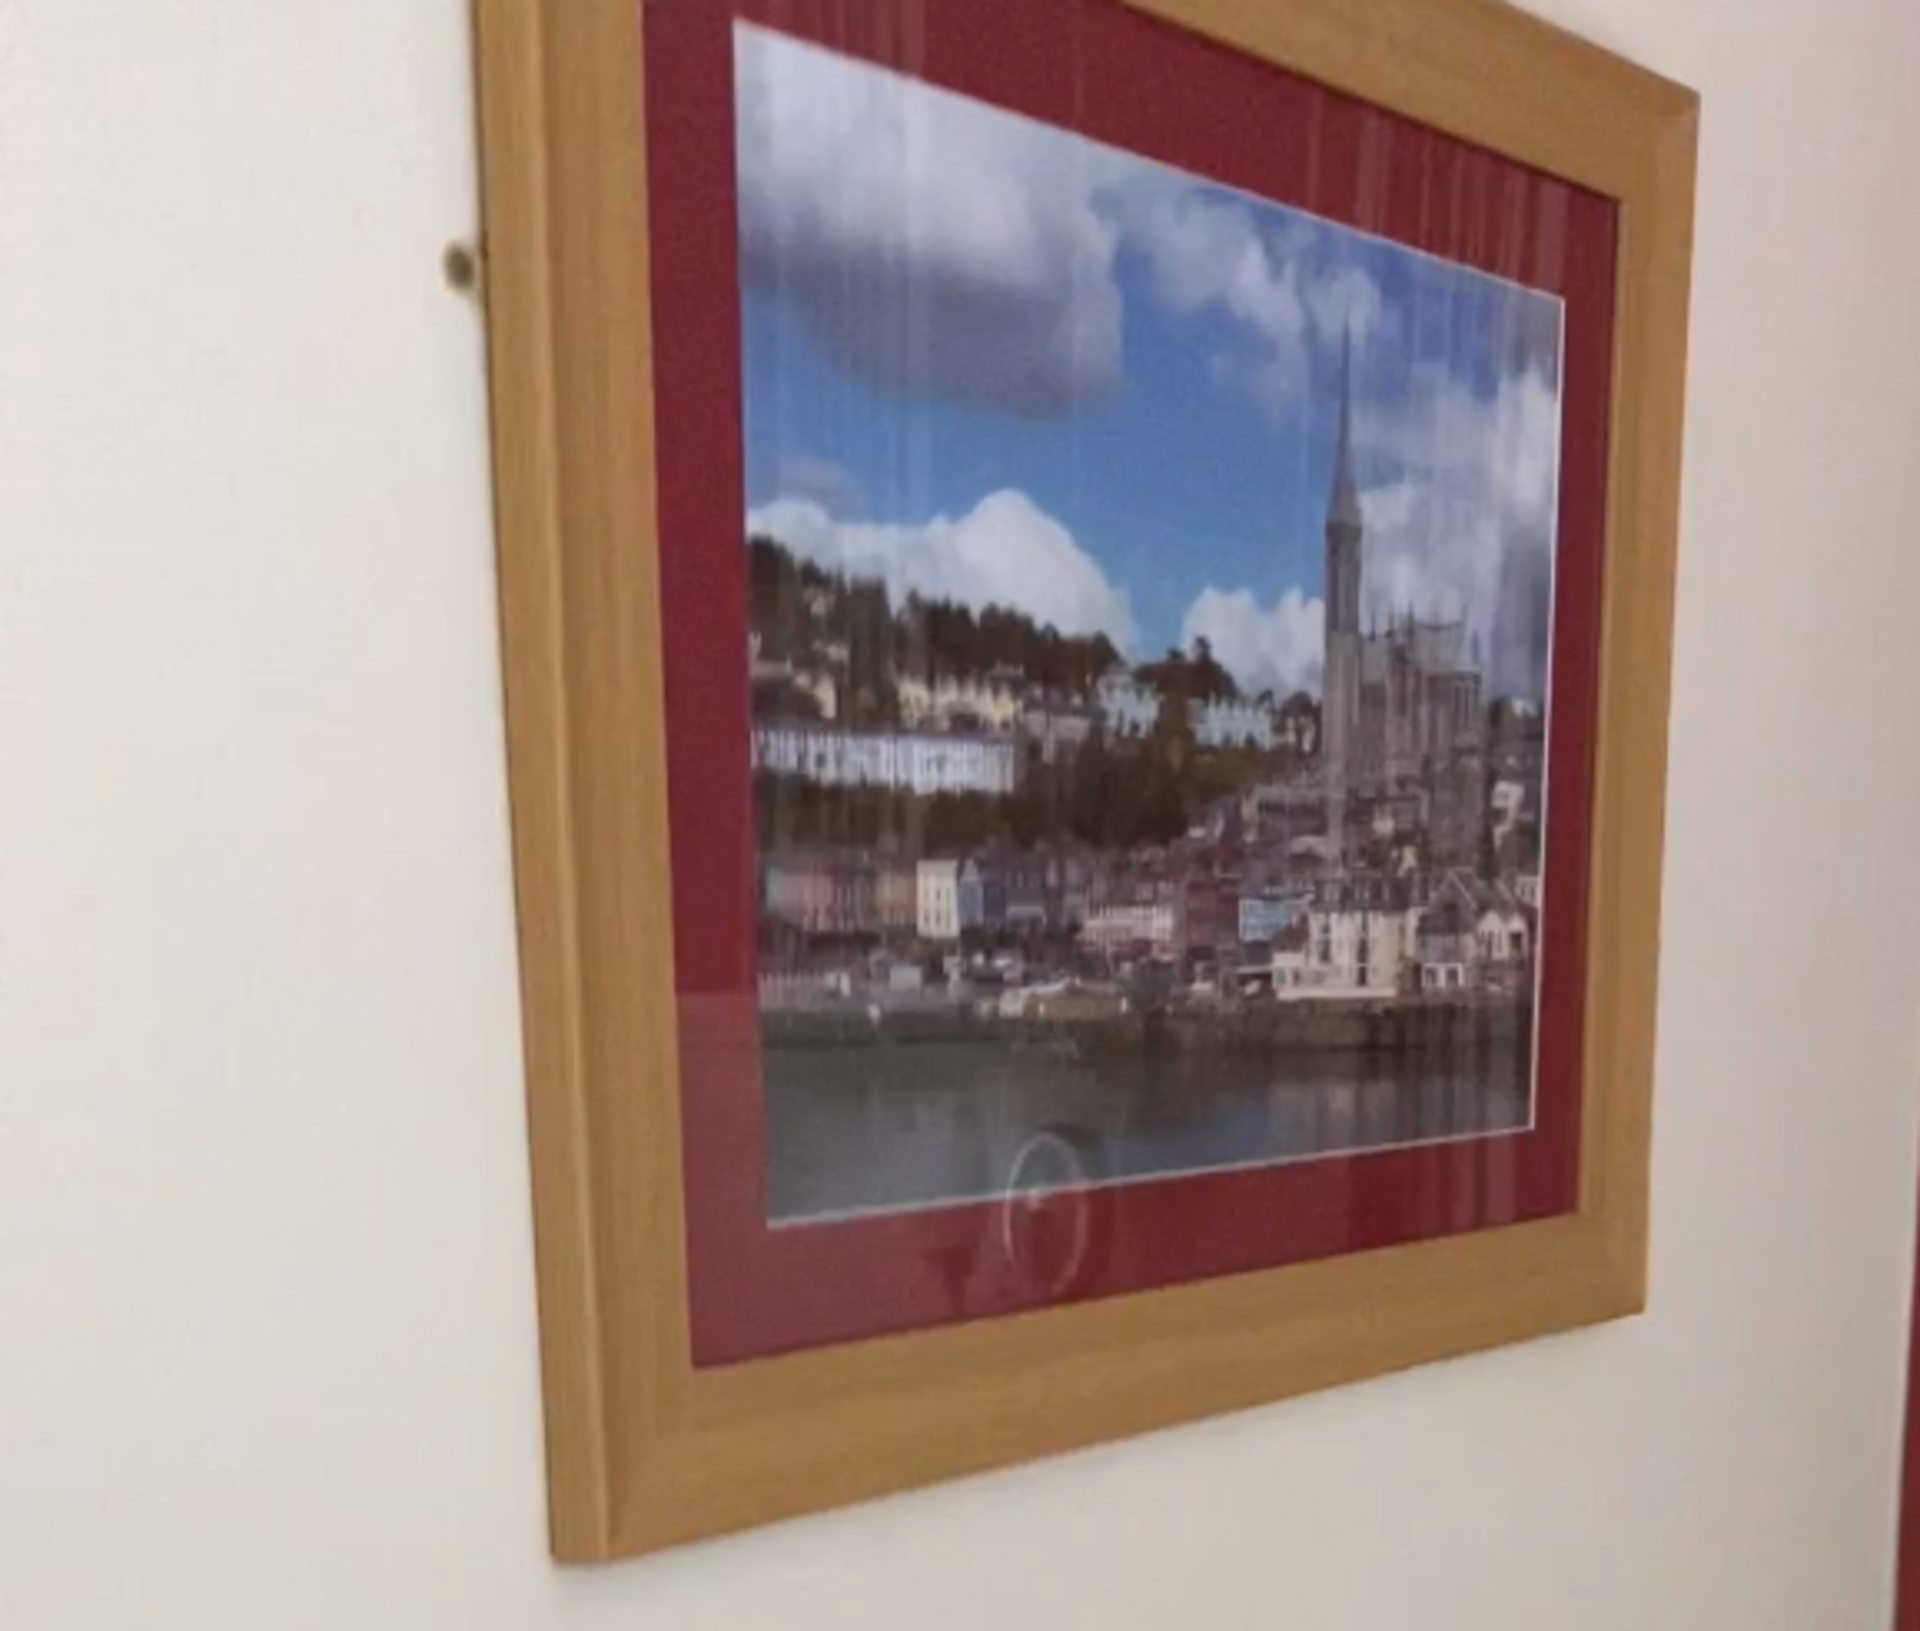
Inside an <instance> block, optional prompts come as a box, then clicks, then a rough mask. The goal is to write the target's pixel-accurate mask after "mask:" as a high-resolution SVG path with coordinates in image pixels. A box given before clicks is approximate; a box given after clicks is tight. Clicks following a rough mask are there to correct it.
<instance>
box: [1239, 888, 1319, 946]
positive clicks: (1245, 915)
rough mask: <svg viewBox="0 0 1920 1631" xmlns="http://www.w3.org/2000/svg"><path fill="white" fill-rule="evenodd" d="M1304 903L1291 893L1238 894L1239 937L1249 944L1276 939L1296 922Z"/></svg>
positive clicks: (1303, 909)
mask: <svg viewBox="0 0 1920 1631" xmlns="http://www.w3.org/2000/svg"><path fill="white" fill-rule="evenodd" d="M1304 914H1305V906H1304V904H1303V903H1302V902H1301V901H1300V900H1299V898H1298V897H1296V896H1291V895H1273V894H1267V895H1242V896H1241V897H1240V902H1239V920H1240V939H1241V941H1242V943H1244V944H1247V945H1252V944H1254V943H1256V942H1258V941H1263V940H1277V939H1279V938H1280V935H1281V933H1282V932H1283V931H1284V930H1286V929H1288V928H1290V927H1291V926H1292V925H1293V924H1295V923H1297V922H1298V921H1300V919H1301V918H1302V916H1304Z"/></svg>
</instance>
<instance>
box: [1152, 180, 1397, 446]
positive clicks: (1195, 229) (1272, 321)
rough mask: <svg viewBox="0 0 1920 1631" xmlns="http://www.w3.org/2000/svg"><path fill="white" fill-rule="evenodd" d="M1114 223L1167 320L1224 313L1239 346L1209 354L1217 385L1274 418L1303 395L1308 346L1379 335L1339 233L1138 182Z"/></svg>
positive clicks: (1201, 193) (1221, 198)
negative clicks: (1334, 250)
mask: <svg viewBox="0 0 1920 1631" xmlns="http://www.w3.org/2000/svg"><path fill="white" fill-rule="evenodd" d="M1120 219H1121V221H1122V225H1123V238H1122V242H1123V244H1124V246H1125V247H1126V248H1128V249H1131V250H1134V251H1136V252H1137V253H1139V254H1140V255H1141V256H1142V257H1143V258H1144V260H1145V262H1146V265H1147V268H1148V273H1149V277H1150V281H1151V287H1152V289H1153V293H1154V296H1155V298H1156V299H1158V300H1159V301H1160V302H1161V303H1162V304H1163V305H1164V306H1165V307H1166V308H1167V309H1168V310H1169V311H1171V312H1173V313H1175V314H1176V315H1180V316H1187V317H1193V316H1199V315H1211V316H1215V317H1219V318H1224V319H1225V320H1226V321H1227V322H1228V323H1229V324H1230V325H1231V326H1232V328H1233V330H1234V331H1235V332H1236V336H1237V343H1236V344H1233V345H1231V346H1227V347H1224V348H1222V349H1220V350H1218V351H1216V352H1215V353H1214V355H1213V356H1212V358H1211V359H1210V372H1211V374H1212V377H1213V380H1214V382H1215V383H1216V384H1218V385H1220V386H1222V387H1224V388H1227V389H1230V390H1234V391H1237V392H1239V393H1241V394H1242V395H1245V396H1247V397H1250V398H1252V399H1253V400H1255V401H1257V402H1260V403H1262V404H1264V405H1265V406H1266V408H1267V409H1268V410H1269V411H1270V412H1271V413H1273V414H1274V416H1275V417H1276V418H1285V417H1286V415H1287V414H1288V413H1289V412H1290V411H1291V410H1292V409H1293V408H1294V407H1295V406H1296V405H1297V404H1299V403H1301V402H1303V401H1305V400H1306V397H1307V393H1308V388H1309V385H1310V382H1311V380H1312V367H1311V358H1310V356H1309V349H1310V347H1311V346H1312V345H1313V344H1315V343H1318V344H1319V345H1320V346H1321V347H1322V348H1323V349H1335V348H1337V347H1338V346H1339V345H1340V344H1341V341H1342V338H1343V336H1345V335H1346V334H1347V333H1348V332H1349V331H1350V332H1351V333H1352V336H1353V339H1354V342H1355V344H1356V345H1364V344H1366V343H1367V342H1369V341H1370V340H1372V339H1374V338H1375V337H1376V336H1377V335H1384V333H1385V332H1386V330H1387V327H1388V312H1387V307H1386V301H1385V298H1384V297H1383V295H1382V294H1381V292H1380V287H1379V285H1378V284H1376V283H1375V282H1374V280H1373V279H1372V278H1371V277H1369V276H1368V275H1367V274H1366V273H1365V272H1363V271H1361V270H1360V269H1359V268H1358V267H1357V266H1351V265H1345V264H1340V263H1338V261H1337V260H1336V259H1335V258H1334V257H1333V256H1332V254H1331V247H1330V246H1332V245H1333V244H1334V242H1335V241H1336V234H1335V233H1334V232H1333V231H1332V230H1331V229H1328V228H1326V227H1324V226H1320V225H1318V224H1315V225H1309V224H1308V223H1307V222H1306V221H1305V220H1304V219H1302V218H1297V217H1296V218H1292V219H1287V218H1284V217H1281V216H1279V215H1278V214H1276V213H1275V212H1273V211H1271V210H1268V209H1264V208H1262V209H1260V210H1258V211H1256V209H1255V208H1254V206H1253V205H1252V204H1250V203H1249V202H1247V201H1246V200H1244V199H1241V198H1238V197H1235V196H1233V195H1231V194H1226V193H1221V192H1218V191H1214V190H1209V189H1203V188H1201V187H1199V186H1195V185H1181V186H1175V185H1168V186H1160V187H1153V186H1142V187H1138V188H1135V189H1133V191H1132V193H1131V195H1130V196H1128V197H1127V198H1126V200H1125V203H1124V208H1123V210H1122V212H1121V216H1120Z"/></svg>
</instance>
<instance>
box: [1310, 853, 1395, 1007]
mask: <svg viewBox="0 0 1920 1631" xmlns="http://www.w3.org/2000/svg"><path fill="white" fill-rule="evenodd" d="M1419 916H1420V914H1419V913H1418V912H1416V911H1414V910H1412V909H1411V902H1410V900H1409V898H1408V890H1407V887H1406V880H1404V879H1401V878H1387V877H1364V876H1363V877H1346V878H1337V879H1329V880H1327V882H1326V883H1325V884H1323V885H1322V886H1321V888H1320V889H1319V890H1318V892H1317V893H1316V894H1315V896H1314V899H1313V902H1312V904H1311V905H1310V907H1309V908H1308V912H1307V947H1308V952H1307V957H1308V968H1309V970H1310V973H1311V977H1312V980H1313V983H1314V984H1315V985H1316V986H1317V987H1318V988H1319V990H1320V991H1321V992H1322V994H1324V995H1328V996H1359V997H1371V996H1381V997H1389V996H1392V995H1394V994H1395V993H1396V992H1398V991H1399V989H1400V987H1401V984H1402V982H1403V980H1405V979H1407V978H1408V977H1409V974H1410V965H1411V963H1412V962H1413V959H1414V950H1415V947H1414V936H1415V932H1416V929H1417V927H1418V924H1419Z"/></svg>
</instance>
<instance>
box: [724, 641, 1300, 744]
mask: <svg viewBox="0 0 1920 1631" xmlns="http://www.w3.org/2000/svg"><path fill="white" fill-rule="evenodd" d="M751 669H752V674H753V678H754V681H755V684H756V685H757V686H768V687H771V688H773V689H774V690H775V691H776V692H777V691H781V690H784V691H785V692H787V693H788V694H791V695H800V696H804V697H805V698H806V699H808V705H809V706H810V707H811V708H812V709H813V710H815V711H816V712H817V713H818V714H819V722H820V724H822V725H824V726H828V727H833V726H835V725H837V724H838V723H839V719H840V713H841V703H842V698H841V695H840V683H839V681H838V680H837V679H836V678H835V676H834V674H833V672H832V670H831V668H813V667H801V666H797V665H794V664H791V663H775V662H768V661H764V660H762V659H761V658H760V656H759V654H758V650H757V648H756V649H755V651H754V654H753V656H752V659H751ZM894 695H895V700H896V703H897V706H898V709H899V723H900V728H901V730H902V731H904V732H907V733H910V734H911V733H922V734H926V733H931V734H938V735H954V734H958V735H962V736H965V735H986V736H1019V737H1023V738H1025V739H1027V740H1029V741H1032V742H1034V743H1037V744H1038V745H1039V746H1040V748H1041V750H1042V752H1043V754H1044V756H1045V757H1047V758H1048V759H1052V758H1055V757H1057V756H1059V755H1060V754H1061V753H1063V752H1068V751H1071V750H1072V749H1073V748H1075V747H1077V746H1078V745H1079V744H1080V743H1081V742H1084V741H1086V740H1087V738H1088V737H1089V736H1091V735H1092V734H1093V732H1094V731H1095V730H1096V729H1098V730H1101V731H1104V732H1105V733H1106V734H1107V735H1108V736H1109V737H1114V738H1120V739H1129V738H1137V737H1142V736H1145V735H1146V734H1147V733H1148V732H1149V731H1151V730H1152V729H1153V728H1154V725H1155V724H1156V723H1157V722H1158V720H1159V718H1160V713H1161V708H1162V705H1163V703H1162V698H1161V695H1160V693H1159V692H1158V691H1157V690H1156V689H1155V688H1154V687H1152V686H1150V685H1147V684H1145V683H1143V682H1142V681H1141V680H1140V679H1138V678H1137V677H1136V676H1135V675H1134V673H1133V671H1132V670H1131V669H1129V668H1127V667H1126V666H1125V665H1124V664H1121V665H1117V666H1116V667H1114V668H1112V669H1110V670H1108V672H1107V673H1105V674H1103V675H1102V676H1101V677H1100V679H1099V680H1098V681H1097V682H1096V683H1095V684H1094V686H1093V689H1092V691H1091V692H1090V693H1088V694H1074V693H1069V692H1054V691H1047V690H1043V689H1042V688H1040V687H1037V686H1035V685H1034V684H1033V683H1032V682H1031V681H1029V680H1028V679H1027V677H1026V676H1025V675H1024V674H1022V673H1020V672H1019V671H1018V670H1017V669H1007V668H1001V669H994V670H992V671H991V672H989V673H986V674H903V675H900V676H899V677H898V678H897V679H896V680H895V682H894ZM1187 708H1188V722H1189V724H1190V726H1191V728H1192V730H1193V735H1194V740H1195V741H1196V742H1197V743H1198V744H1199V745H1200V746H1201V747H1206V748H1222V749H1224V748H1255V749H1259V750H1260V751H1262V752H1271V751H1273V750H1274V749H1275V748H1280V747H1288V748H1292V749H1293V750H1295V751H1296V752H1298V753H1300V754H1302V755H1311V754H1313V753H1314V752H1316V751H1317V750H1318V747H1319V713H1318V710H1317V708H1316V707H1315V706H1314V704H1313V703H1312V702H1311V701H1310V700H1308V699H1306V698H1304V697H1297V696H1296V697H1292V698H1289V699H1287V700H1286V701H1283V702H1276V701H1275V700H1274V699H1273V698H1271V697H1266V696H1263V697H1245V698H1242V697H1231V698H1229V697H1214V698H1205V699H1196V700H1193V701H1191V702H1189V703H1188V705H1187ZM799 773H801V774H807V773H808V772H807V771H806V769H805V767H804V765H803V766H802V768H801V770H800V772H799Z"/></svg>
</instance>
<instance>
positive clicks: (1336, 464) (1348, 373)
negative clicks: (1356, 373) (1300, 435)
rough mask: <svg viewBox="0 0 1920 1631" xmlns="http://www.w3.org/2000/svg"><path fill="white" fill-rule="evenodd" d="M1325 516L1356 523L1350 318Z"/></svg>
mask: <svg viewBox="0 0 1920 1631" xmlns="http://www.w3.org/2000/svg"><path fill="white" fill-rule="evenodd" d="M1327 519H1328V520H1329V521H1337V522H1341V523H1342V524H1344V525H1347V526H1351V527H1358V526H1359V525H1360V493H1359V489H1358V488H1357V487H1356V486H1355V484H1354V480H1353V320H1352V319H1351V318H1349V319H1348V320H1347V326H1346V332H1345V334H1344V336H1343V337H1342V339H1341V342H1340V429H1339V432H1338V434H1337V436H1336V438H1335V441H1334V445H1333V497H1332V499H1331V501H1330V502H1329V503H1328V506H1327Z"/></svg>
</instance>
